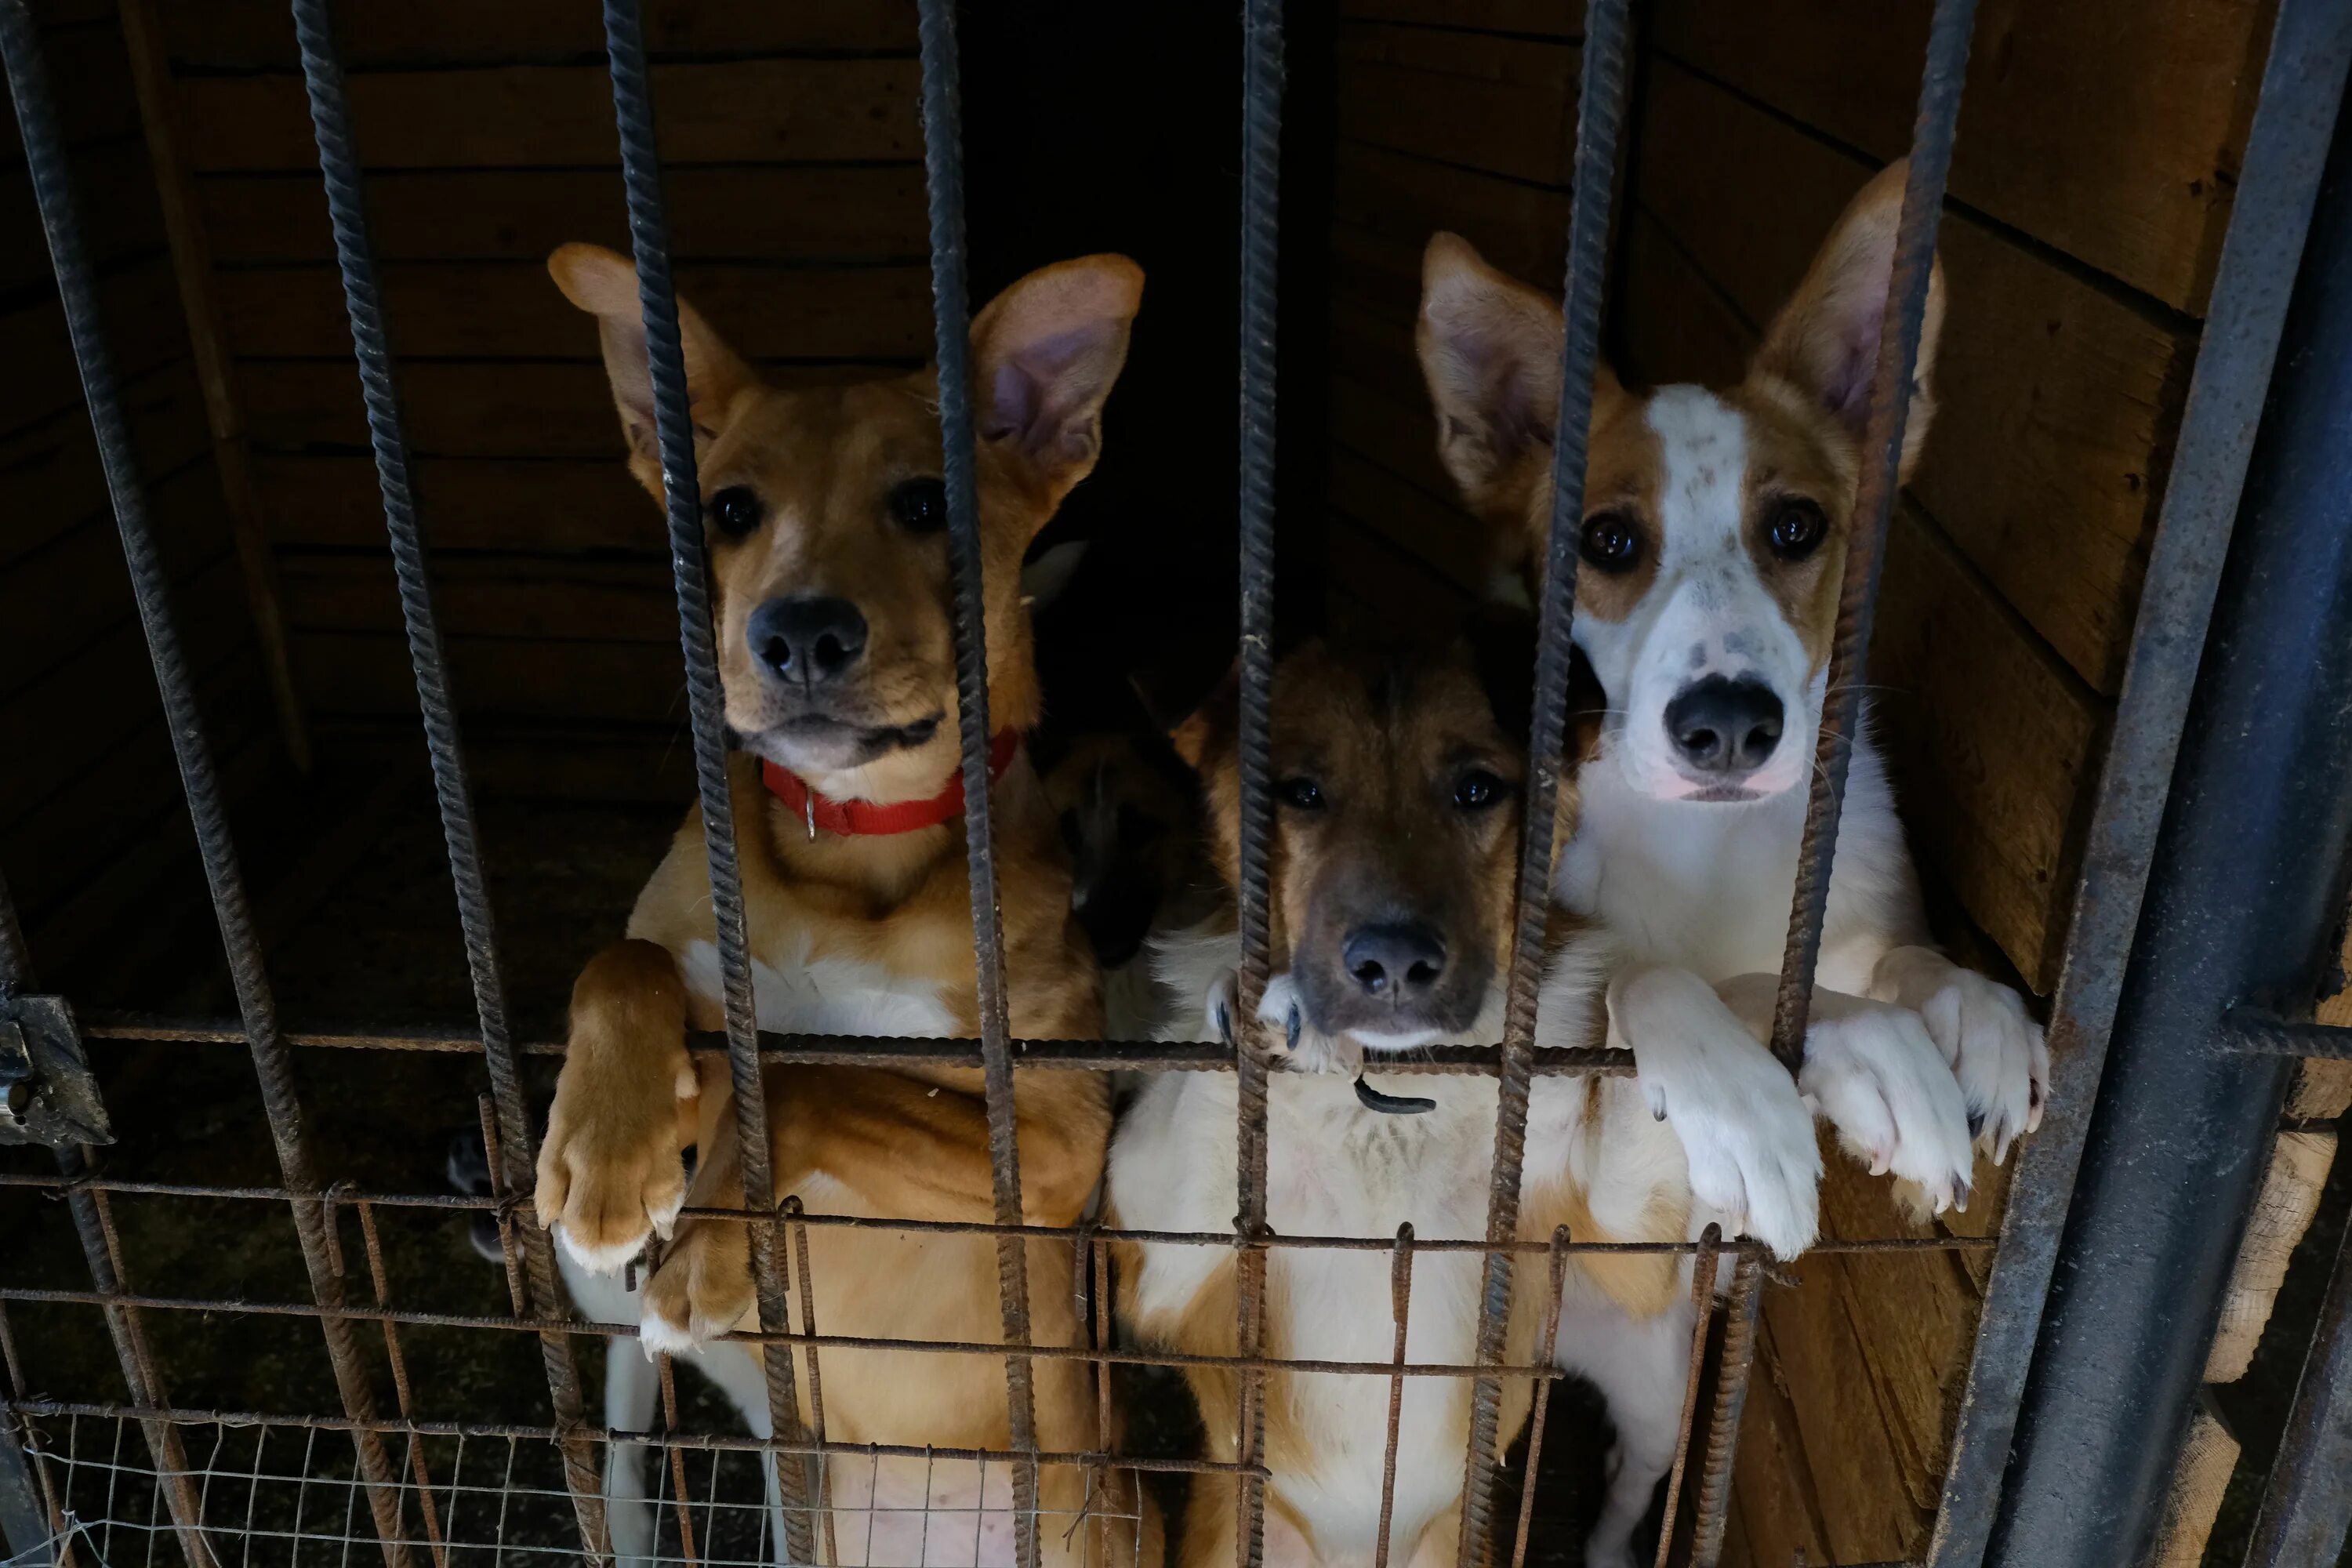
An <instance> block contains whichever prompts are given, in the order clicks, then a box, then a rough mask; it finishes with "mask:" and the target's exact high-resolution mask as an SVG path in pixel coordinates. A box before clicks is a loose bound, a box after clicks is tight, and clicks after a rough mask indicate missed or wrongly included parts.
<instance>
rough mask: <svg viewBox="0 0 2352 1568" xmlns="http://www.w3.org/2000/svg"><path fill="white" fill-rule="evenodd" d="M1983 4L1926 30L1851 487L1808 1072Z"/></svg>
mask: <svg viewBox="0 0 2352 1568" xmlns="http://www.w3.org/2000/svg"><path fill="white" fill-rule="evenodd" d="M1976 19H1977V5H1976V0H1936V12H1935V16H1934V19H1933V20H1932V21H1931V22H1930V23H1929V25H1928V30H1927V67H1926V68H1925V70H1924V71H1923V72H1922V73H1921V76H1920V80H1919V113H1918V117H1917V119H1916V120H1915V121H1913V123H1912V128H1911V168H1910V173H1909V177H1908V178H1907V179H1906V181H1905V182H1904V186H1903V216H1902V219H1901V221H1900V223H1899V224H1898V226H1897V227H1896V229H1895V275H1894V278H1893V279H1892V281H1891V282H1890V284H1889V286H1888V289H1887V308H1886V315H1885V321H1883V322H1882V323H1881V325H1880V329H1879V333H1878V363H1877V365H1876V367H1875V370H1874V373H1873V375H1872V379H1871V384H1870V414H1869V418H1868V420H1867V422H1866V423H1865V424H1864V426H1863V437H1862V450H1863V465H1862V475H1861V478H1860V479H1859V481H1858V482H1857V483H1856V485H1855V487H1854V497H1853V527H1852V528H1851V529H1850V530H1849V531H1848V533H1847V538H1846V550H1845V578H1844V581H1843V584H1842V586H1841V587H1840V589H1839V597H1838V616H1837V633H1836V637H1835V638H1834V640H1833V641H1832V644H1831V647H1830V667H1829V694H1828V696H1827V698H1826V699H1825V700H1824V701H1823V704H1822V724H1821V733H1820V736H1819V739H1818V741H1817V742H1816V743H1815V746H1814V752H1813V775H1812V795H1811V799H1810V800H1809V801H1808V802H1807V804H1806V807H1805V837H1804V840H1803V844H1802V847H1801V848H1800V849H1799V851H1798V858H1797V889H1796V896H1795V898H1794V899H1793V900H1790V911H1789V942H1788V946H1787V948H1786V950H1785V951H1784V952H1782V954H1781V958H1780V998H1779V1001H1778V1003H1777V1005H1775V1006H1774V1008H1773V1012H1772V1051H1773V1054H1774V1055H1776V1056H1778V1057H1779V1058H1780V1060H1781V1061H1782V1062H1784V1063H1786V1064H1787V1065H1788V1068H1789V1070H1790V1072H1795V1071H1797V1070H1798V1069H1799V1068H1802V1067H1803V1066H1804V1060H1805V1019H1806V1014H1807V1011H1808V1009H1809V1008H1810V1006H1811V999H1812V992H1813V965H1814V962H1815V961H1816V960H1817V959H1819V958H1820V956H1821V951H1822V919H1823V917H1824V916H1825V915H1826V914H1827V913H1828V910H1829V903H1830V867H1831V861H1832V858H1834V857H1835V856H1836V854H1837V830H1838V817H1839V814H1840V812H1841V811H1842V810H1843V806H1844V804H1845V775H1846V764H1847V763H1848V761H1849V760H1850V759H1851V758H1852V757H1853V731H1854V726H1855V725H1856V724H1857V723H1859V722H1860V721H1861V717H1862V690H1863V680H1864V669H1865V668H1866V667H1867V665H1868V663H1869V658H1870V628H1871V624H1872V622H1873V621H1874V619H1875V618H1876V616H1877V611H1878V577H1879V572H1880V569H1881V567H1882V566H1883V565H1884V564H1885V553H1886V550H1885V546H1886V529H1887V524H1888V523H1889V521H1892V520H1893V518H1894V516H1895V493H1896V491H1897V490H1898V489H1900V486H1901V481H1900V480H1899V479H1898V478H1897V474H1898V471H1899V470H1900V468H1901V466H1902V461H1903V428H1904V426H1905V424H1906V421H1907V420H1908V419H1909V417H1910V414H1911V380H1912V374H1913V372H1914V371H1915V370H1916V368H1917V365H1918V362H1919V335H1920V331H1921V329H1922V326H1923V324H1924V323H1925V321H1927V290H1928V285H1929V284H1930V283H1931V282H1932V281H1933V280H1934V278H1935V271H1936V230H1937V226H1938V224H1939V223H1940V222H1941V221H1942V218H1943V216H1944V181H1945V178H1946V176H1947V175H1948V174H1950V173H1951V168H1952V139H1953V135H1954V132H1956V131H1957V130H1958V125H1959V118H1960V89H1961V86H1962V84H1963V81H1964V79H1965V78H1966V77H1967V74H1968V66H1969V35H1970V34H1971V33H1972V32H1974V30H1975V28H1976Z"/></svg>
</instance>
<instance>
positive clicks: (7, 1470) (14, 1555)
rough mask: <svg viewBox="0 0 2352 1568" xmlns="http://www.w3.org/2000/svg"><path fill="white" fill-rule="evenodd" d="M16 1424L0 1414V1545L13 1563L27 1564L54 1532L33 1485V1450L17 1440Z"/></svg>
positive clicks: (39, 1493) (2, 1413) (28, 1444)
mask: <svg viewBox="0 0 2352 1568" xmlns="http://www.w3.org/2000/svg"><path fill="white" fill-rule="evenodd" d="M16 1427H17V1423H16V1421H15V1420H14V1419H12V1418H10V1417H9V1416H8V1415H6V1414H5V1412H0V1545H5V1547H7V1549H8V1552H9V1556H10V1559H11V1560H12V1561H14V1560H16V1559H18V1558H21V1559H23V1560H24V1561H26V1562H27V1563H29V1562H31V1561H32V1560H33V1553H35V1552H38V1551H39V1550H40V1549H41V1548H42V1547H44V1546H47V1544H49V1542H50V1541H51V1540H52V1539H53V1537H54V1535H55V1533H56V1532H55V1531H53V1530H52V1529H51V1527H50V1524H49V1516H48V1510H47V1509H45V1508H43V1507H42V1506H41V1492H40V1489H39V1488H38V1487H37V1486H35V1485H34V1482H33V1463H34V1461H33V1447H32V1445H31V1444H30V1443H29V1442H26V1443H19V1442H18V1441H17V1440H16Z"/></svg>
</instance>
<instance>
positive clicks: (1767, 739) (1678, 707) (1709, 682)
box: [1666, 675, 1782, 777]
mask: <svg viewBox="0 0 2352 1568" xmlns="http://www.w3.org/2000/svg"><path fill="white" fill-rule="evenodd" d="M1781 717H1782V712H1781V708H1780V698H1778V697H1776V696H1774V695H1773V693H1772V689H1771V688H1770V687H1769V686H1767V685H1765V684H1764V683H1763V682H1762V681H1760V680H1748V679H1741V680H1731V679H1726V678H1725V677H1723V676H1720V675H1710V676H1708V677H1707V678H1706V679H1705V680H1702V681H1700V682H1698V683H1697V684H1696V685H1695V686H1690V687H1686V688H1685V689H1684V690H1683V692H1682V694H1681V695H1680V696H1678V697H1676V698H1675V700H1673V701H1672V702H1669V703H1667V704H1666V733H1667V734H1668V735H1670V736H1672V737H1673V738H1674V742H1675V751H1677V752H1681V753H1682V759H1683V763H1684V765H1685V766H1686V767H1689V768H1692V769H1695V770H1696V771H1697V772H1700V773H1722V774H1725V775H1727V776H1735V777H1736V776H1738V775H1739V774H1742V773H1753V772H1754V771H1755V770H1756V769H1758V768H1760V767H1762V766H1763V765H1764V764H1765V763H1766V762H1768V761H1769V760H1770V758H1771V755H1772V752H1773V749H1774V748H1775V747H1777V746H1779V745H1780V721H1781Z"/></svg>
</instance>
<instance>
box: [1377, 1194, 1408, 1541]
mask: <svg viewBox="0 0 2352 1568" xmlns="http://www.w3.org/2000/svg"><path fill="white" fill-rule="evenodd" d="M1389 1313H1390V1315H1391V1317H1393V1318H1394V1319H1395V1320H1396V1341H1395V1343H1394V1345H1393V1347H1392V1348H1391V1350H1390V1352H1389V1359H1390V1360H1391V1361H1392V1362H1393V1363H1395V1364H1396V1368H1397V1370H1396V1371H1395V1372H1394V1373H1391V1374H1390V1377H1389V1435H1388V1443H1387V1446H1386V1447H1384V1448H1383V1449H1382V1450H1381V1522H1380V1530H1379V1532H1378V1533H1377V1534H1376V1535H1375V1536H1374V1537H1373V1538H1372V1568H1389V1526H1390V1524H1391V1521H1393V1520H1394V1519H1395V1517H1396V1468H1397V1444H1398V1442H1399V1438H1400V1434H1402V1431H1403V1429H1404V1357H1405V1325H1406V1323H1407V1322H1408V1321H1410V1320H1411V1318H1412V1225H1411V1224H1409V1223H1408V1224H1405V1225H1400V1226H1397V1235H1396V1251H1395V1253H1394V1254H1393V1255H1391V1258H1390V1262H1389Z"/></svg>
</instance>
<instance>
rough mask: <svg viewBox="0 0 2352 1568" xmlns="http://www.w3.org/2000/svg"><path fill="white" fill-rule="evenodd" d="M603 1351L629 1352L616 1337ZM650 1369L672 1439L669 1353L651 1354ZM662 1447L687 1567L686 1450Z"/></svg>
mask: <svg viewBox="0 0 2352 1568" xmlns="http://www.w3.org/2000/svg"><path fill="white" fill-rule="evenodd" d="M604 1353H605V1354H606V1355H626V1354H628V1353H629V1352H628V1348H627V1347H626V1346H625V1345H623V1344H622V1343H621V1342H620V1341H618V1340H614V1341H613V1342H611V1343H610V1344H608V1345H607V1346H605V1348H604ZM654 1369H655V1371H656V1374H657V1375H658V1376H659V1377H660V1379H661V1404H662V1426H663V1434H662V1435H663V1436H665V1437H668V1438H672V1439H675V1438H676V1437H677V1363H675V1362H674V1361H673V1360H672V1359H671V1358H670V1357H669V1356H667V1355H657V1356H656V1357H654ZM662 1447H665V1448H666V1449H667V1450H668V1451H669V1487H670V1497H671V1498H672V1500H674V1501H675V1503H676V1505H677V1550H678V1554H679V1555H680V1556H682V1557H684V1558H685V1559H686V1562H687V1568H694V1565H695V1563H696V1558H695V1553H694V1511H693V1509H692V1507H691V1505H690V1504H689V1503H688V1500H687V1489H686V1450H685V1449H684V1448H682V1447H678V1445H677V1443H676V1442H675V1441H671V1442H667V1443H665V1444H663V1445H662ZM710 1465H711V1468H712V1469H713V1470H716V1469H717V1468H718V1467H719V1456H718V1454H717V1453H716V1452H714V1453H712V1455H711V1456H710Z"/></svg>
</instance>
